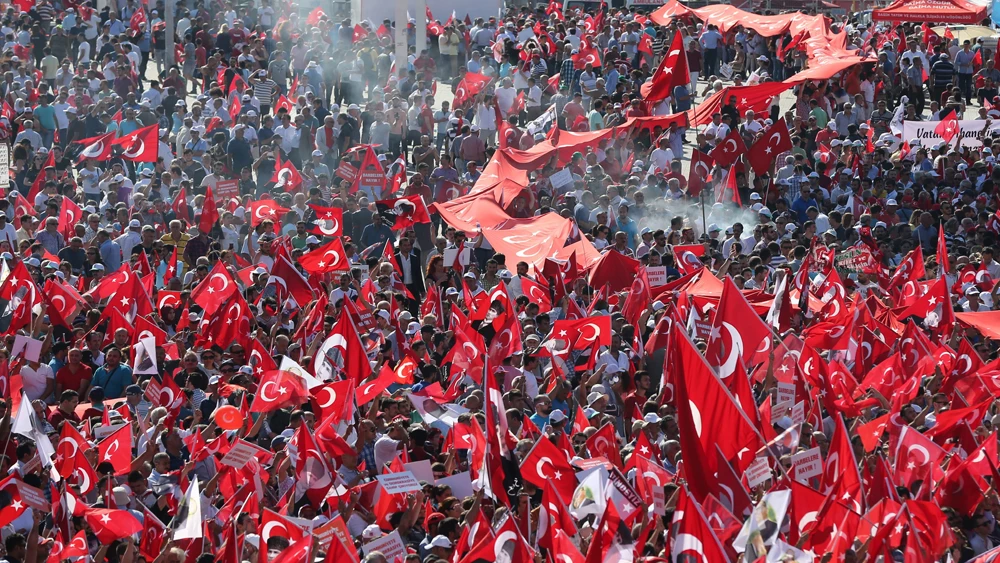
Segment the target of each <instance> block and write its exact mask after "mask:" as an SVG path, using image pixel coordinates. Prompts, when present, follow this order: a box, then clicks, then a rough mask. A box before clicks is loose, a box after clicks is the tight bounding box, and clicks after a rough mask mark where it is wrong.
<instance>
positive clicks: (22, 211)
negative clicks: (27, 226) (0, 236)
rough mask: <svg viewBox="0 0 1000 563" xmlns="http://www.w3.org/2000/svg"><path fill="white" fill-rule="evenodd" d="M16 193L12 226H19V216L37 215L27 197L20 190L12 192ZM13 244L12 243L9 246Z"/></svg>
mask: <svg viewBox="0 0 1000 563" xmlns="http://www.w3.org/2000/svg"><path fill="white" fill-rule="evenodd" d="M39 176H41V174H39ZM14 193H16V194H17V199H16V200H15V201H14V227H15V228H18V229H20V228H21V218H23V217H28V216H31V217H37V216H38V212H37V211H35V207H34V206H33V205H31V204H30V203H28V200H27V199H24V196H23V195H21V193H20V192H14ZM13 246H14V245H13V244H12V245H11V247H13Z"/></svg>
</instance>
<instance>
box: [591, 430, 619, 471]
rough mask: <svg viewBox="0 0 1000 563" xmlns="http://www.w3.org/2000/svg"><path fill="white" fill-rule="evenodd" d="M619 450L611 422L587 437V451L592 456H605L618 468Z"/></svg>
mask: <svg viewBox="0 0 1000 563" xmlns="http://www.w3.org/2000/svg"><path fill="white" fill-rule="evenodd" d="M619 450H620V446H619V444H618V438H617V436H615V429H614V427H613V426H612V425H611V423H607V424H605V425H604V426H601V427H600V428H599V429H598V430H597V432H595V433H594V435H592V436H591V437H590V438H588V439H587V451H589V452H590V454H591V455H592V456H601V457H604V458H607V460H608V461H610V462H611V463H613V464H615V466H616V467H619V468H620V467H621V466H622V456H621V453H620V451H619Z"/></svg>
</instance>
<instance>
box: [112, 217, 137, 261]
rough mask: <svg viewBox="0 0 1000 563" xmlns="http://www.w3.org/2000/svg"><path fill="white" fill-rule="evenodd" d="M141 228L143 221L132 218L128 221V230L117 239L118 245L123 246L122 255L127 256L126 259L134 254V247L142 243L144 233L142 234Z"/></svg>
mask: <svg viewBox="0 0 1000 563" xmlns="http://www.w3.org/2000/svg"><path fill="white" fill-rule="evenodd" d="M141 230H142V223H141V222H139V220H138V219H132V220H131V221H129V223H128V231H126V232H125V234H123V235H122V236H120V237H118V238H116V239H115V242H117V243H118V246H120V247H122V256H125V257H126V259H127V258H128V257H129V256H132V249H133V248H135V247H136V245H138V244H141V243H142V235H141V234H140V231H141Z"/></svg>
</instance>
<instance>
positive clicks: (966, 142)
mask: <svg viewBox="0 0 1000 563" xmlns="http://www.w3.org/2000/svg"><path fill="white" fill-rule="evenodd" d="M940 123H941V122H940V121H904V122H903V140H904V141H911V140H913V139H919V140H920V144H921V145H922V146H924V147H930V146H933V145H936V144H938V143H943V142H944V139H942V138H941V137H939V136H938V134H937V133H935V132H934V129H935V128H936V127H937V126H938V124H940ZM958 129H959V131H961V132H962V146H963V147H969V148H973V149H974V148H979V147H981V146H983V137H984V135H985V133H987V132H988V133H989V134H990V135H996V134H998V133H1000V120H994V121H991V122H989V126H988V127H987V120H985V119H963V120H961V121H959V122H958ZM951 146H955V140H954V139H952V141H951Z"/></svg>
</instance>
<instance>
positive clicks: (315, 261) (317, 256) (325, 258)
mask: <svg viewBox="0 0 1000 563" xmlns="http://www.w3.org/2000/svg"><path fill="white" fill-rule="evenodd" d="M299 265H300V266H302V268H303V269H304V270H305V271H307V272H309V273H310V274H327V273H330V272H346V271H349V270H350V269H351V264H350V263H349V262H348V260H347V256H345V251H344V243H343V242H341V239H340V237H337V238H335V239H333V240H331V241H330V242H328V243H326V244H325V245H323V246H321V247H319V248H317V249H316V250H311V251H309V252H306V253H305V254H303V255H302V256H301V257H300V258H299Z"/></svg>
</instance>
